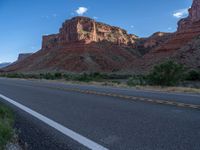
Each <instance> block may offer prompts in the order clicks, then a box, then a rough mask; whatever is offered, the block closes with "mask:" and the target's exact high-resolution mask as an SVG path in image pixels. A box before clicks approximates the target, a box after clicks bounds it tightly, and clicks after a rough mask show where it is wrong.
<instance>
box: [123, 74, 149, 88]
mask: <svg viewBox="0 0 200 150" xmlns="http://www.w3.org/2000/svg"><path fill="white" fill-rule="evenodd" d="M145 84H146V78H145V76H142V75H133V76H132V77H130V78H129V79H128V81H127V85H129V86H136V85H145Z"/></svg>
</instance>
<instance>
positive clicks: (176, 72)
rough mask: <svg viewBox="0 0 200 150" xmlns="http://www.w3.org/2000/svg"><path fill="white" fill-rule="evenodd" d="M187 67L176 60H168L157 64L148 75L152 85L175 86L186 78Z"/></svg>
mask: <svg viewBox="0 0 200 150" xmlns="http://www.w3.org/2000/svg"><path fill="white" fill-rule="evenodd" d="M184 73H185V69H184V67H183V65H180V64H178V63H176V62H174V61H166V62H164V63H162V64H159V65H156V66H155V67H154V68H153V70H152V71H151V72H150V73H149V74H148V75H147V80H148V83H149V84H150V85H162V86H173V85H176V84H177V83H178V82H180V81H182V80H183V79H184V75H185V74H184Z"/></svg>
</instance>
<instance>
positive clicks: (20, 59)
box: [17, 53, 33, 61]
mask: <svg viewBox="0 0 200 150" xmlns="http://www.w3.org/2000/svg"><path fill="white" fill-rule="evenodd" d="M32 54H33V53H21V54H19V56H18V59H17V61H22V60H24V59H25V58H27V57H29V56H31V55H32Z"/></svg>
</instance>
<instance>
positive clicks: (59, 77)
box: [54, 72, 62, 79]
mask: <svg viewBox="0 0 200 150" xmlns="http://www.w3.org/2000/svg"><path fill="white" fill-rule="evenodd" d="M54 76H55V78H56V79H61V78H62V73H60V72H57V73H55V74H54Z"/></svg>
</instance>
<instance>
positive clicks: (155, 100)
mask: <svg viewBox="0 0 200 150" xmlns="http://www.w3.org/2000/svg"><path fill="white" fill-rule="evenodd" d="M42 87H46V88H50V89H57V90H63V91H66V92H67V91H68V92H78V93H84V94H91V95H98V96H108V97H117V98H122V99H129V100H132V101H142V102H149V103H154V104H161V105H168V106H169V105H171V106H176V107H182V108H183V107H184V108H190V109H197V110H200V105H196V104H188V103H181V102H176V101H167V100H161V99H151V98H145V97H136V96H128V95H121V94H115V93H107V92H98V91H93V90H81V89H78V88H59V87H49V86H42Z"/></svg>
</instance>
